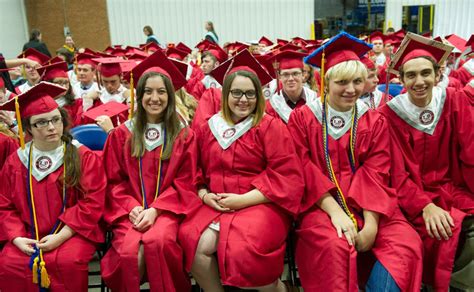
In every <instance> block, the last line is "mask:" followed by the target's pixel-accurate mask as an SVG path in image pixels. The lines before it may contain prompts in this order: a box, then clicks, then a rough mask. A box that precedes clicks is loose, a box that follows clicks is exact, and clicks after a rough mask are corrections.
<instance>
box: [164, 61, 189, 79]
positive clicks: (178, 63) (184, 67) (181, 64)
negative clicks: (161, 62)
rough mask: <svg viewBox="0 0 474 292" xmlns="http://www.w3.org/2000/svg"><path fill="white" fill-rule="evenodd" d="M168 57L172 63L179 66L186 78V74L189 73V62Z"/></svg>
mask: <svg viewBox="0 0 474 292" xmlns="http://www.w3.org/2000/svg"><path fill="white" fill-rule="evenodd" d="M168 59H169V60H170V61H171V63H173V65H174V66H175V67H176V68H178V70H179V72H181V75H183V76H184V77H185V78H186V75H187V74H188V64H186V63H184V62H182V61H178V60H176V59H170V58H169V57H168Z"/></svg>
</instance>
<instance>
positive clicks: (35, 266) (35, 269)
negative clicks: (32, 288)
mask: <svg viewBox="0 0 474 292" xmlns="http://www.w3.org/2000/svg"><path fill="white" fill-rule="evenodd" d="M31 271H32V272H33V284H38V257H36V258H35V259H34V261H33V268H32V269H31Z"/></svg>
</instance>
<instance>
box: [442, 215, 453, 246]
mask: <svg viewBox="0 0 474 292" xmlns="http://www.w3.org/2000/svg"><path fill="white" fill-rule="evenodd" d="M440 221H441V225H442V226H443V228H444V230H445V233H446V235H447V236H448V237H447V238H445V239H446V240H448V239H449V237H451V236H453V232H452V231H451V227H450V226H449V223H448V218H447V216H446V217H445V216H442V217H441V219H440Z"/></svg>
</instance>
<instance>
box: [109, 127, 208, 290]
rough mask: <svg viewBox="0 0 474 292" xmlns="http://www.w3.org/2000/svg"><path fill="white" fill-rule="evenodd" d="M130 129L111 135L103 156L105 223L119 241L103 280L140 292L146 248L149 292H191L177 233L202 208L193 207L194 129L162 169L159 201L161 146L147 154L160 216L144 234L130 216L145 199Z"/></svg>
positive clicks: (147, 176) (148, 186) (150, 192)
mask: <svg viewBox="0 0 474 292" xmlns="http://www.w3.org/2000/svg"><path fill="white" fill-rule="evenodd" d="M127 125H128V126H129V125H130V123H129V122H127V123H126V124H123V125H121V126H120V127H118V128H116V129H115V130H114V131H112V132H111V134H110V135H109V138H108V140H107V142H106V145H105V148H104V153H103V157H104V165H105V169H106V173H107V179H108V186H107V197H106V205H105V211H104V219H105V221H106V222H107V224H109V226H110V228H111V230H112V232H113V235H114V236H113V239H112V246H111V248H110V249H109V250H108V252H107V254H106V255H105V257H104V258H103V259H102V262H101V270H102V277H103V278H104V280H105V282H106V284H107V286H108V287H110V288H112V289H113V290H114V291H139V288H140V278H139V272H138V249H139V245H140V243H142V244H143V247H144V253H145V261H146V269H147V275H148V277H147V279H148V281H149V283H150V288H151V289H152V290H155V291H189V290H190V289H191V284H190V279H189V276H188V274H187V273H186V272H185V270H184V267H183V265H184V262H183V252H182V249H181V247H180V246H179V245H178V244H177V233H178V225H179V223H180V221H181V220H182V218H183V217H184V216H185V215H186V214H187V213H188V212H191V211H192V210H193V209H196V208H197V207H198V205H194V206H193V205H192V204H193V203H196V201H195V200H193V199H195V197H196V196H197V194H196V193H197V192H196V188H195V185H194V184H193V180H194V179H195V175H196V165H197V162H196V160H197V150H196V143H195V135H194V133H193V131H192V130H191V129H189V128H184V129H182V130H181V132H180V134H179V136H178V138H176V141H175V142H174V145H173V152H172V154H171V158H170V159H169V160H165V161H163V164H162V180H161V184H162V185H161V187H160V194H159V195H158V197H157V199H156V200H154V196H155V189H156V177H157V170H158V160H159V157H160V151H161V147H162V146H158V147H157V148H155V149H153V150H152V151H146V152H145V155H144V157H143V166H142V167H143V175H144V186H145V190H146V194H147V201H148V202H149V206H150V207H153V208H156V209H158V210H159V211H161V214H160V215H159V216H158V217H157V219H156V221H155V223H154V225H153V226H152V227H151V228H150V229H149V230H147V231H145V232H143V233H142V232H139V231H137V230H136V229H134V228H133V227H132V223H131V222H130V220H129V217H128V215H129V213H130V211H131V210H132V209H133V208H134V207H136V206H142V195H141V188H140V178H139V171H138V160H137V159H136V158H132V156H131V146H130V139H131V132H130V130H129V128H128V127H127ZM153 200H154V201H153ZM197 203H199V202H197Z"/></svg>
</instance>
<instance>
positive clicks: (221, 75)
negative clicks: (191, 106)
mask: <svg viewBox="0 0 474 292" xmlns="http://www.w3.org/2000/svg"><path fill="white" fill-rule="evenodd" d="M237 71H248V72H251V73H253V74H255V76H257V78H258V79H259V80H260V83H261V84H262V86H264V85H266V84H267V83H269V82H270V81H272V79H273V78H272V77H271V76H270V75H269V74H268V73H267V71H266V70H265V69H264V68H263V67H262V65H260V63H259V62H258V61H257V60H256V59H255V58H254V56H252V54H251V53H250V52H249V51H248V50H244V51H242V52H240V53H238V54H237V55H235V56H234V57H233V58H232V59H229V60H227V61H226V62H224V63H222V64H221V65H219V67H217V68H215V69H214V70H212V71H211V75H212V76H213V77H214V78H215V79H216V81H217V82H219V84H223V82H224V79H225V77H226V76H227V75H230V74H232V73H235V72H237Z"/></svg>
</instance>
